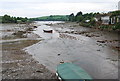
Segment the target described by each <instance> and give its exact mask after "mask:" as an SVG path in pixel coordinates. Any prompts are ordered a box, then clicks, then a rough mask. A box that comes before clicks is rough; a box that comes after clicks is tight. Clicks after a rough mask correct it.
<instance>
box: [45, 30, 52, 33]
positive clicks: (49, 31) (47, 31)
mask: <svg viewBox="0 0 120 81" xmlns="http://www.w3.org/2000/svg"><path fill="white" fill-rule="evenodd" d="M43 31H44V32H46V33H52V32H53V30H43Z"/></svg>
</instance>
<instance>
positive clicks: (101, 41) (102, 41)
mask: <svg viewBox="0 0 120 81" xmlns="http://www.w3.org/2000/svg"><path fill="white" fill-rule="evenodd" d="M97 42H100V43H105V42H106V41H104V40H98V41H97Z"/></svg>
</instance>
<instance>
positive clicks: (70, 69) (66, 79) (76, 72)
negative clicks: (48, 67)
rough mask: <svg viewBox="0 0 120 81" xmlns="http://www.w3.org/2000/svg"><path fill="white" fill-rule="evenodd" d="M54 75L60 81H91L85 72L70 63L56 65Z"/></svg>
mask: <svg viewBox="0 0 120 81" xmlns="http://www.w3.org/2000/svg"><path fill="white" fill-rule="evenodd" d="M56 75H57V76H58V78H59V79H61V80H62V81H92V78H91V76H90V75H88V73H87V72H86V71H85V70H83V69H82V68H80V67H78V66H76V65H74V64H72V63H63V64H60V65H58V67H57V73H56Z"/></svg>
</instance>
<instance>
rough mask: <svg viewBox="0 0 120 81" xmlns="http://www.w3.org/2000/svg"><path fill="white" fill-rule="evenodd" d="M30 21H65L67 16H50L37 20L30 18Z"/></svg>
mask: <svg viewBox="0 0 120 81" xmlns="http://www.w3.org/2000/svg"><path fill="white" fill-rule="evenodd" d="M30 20H32V21H67V20H68V15H50V16H43V17H37V18H30Z"/></svg>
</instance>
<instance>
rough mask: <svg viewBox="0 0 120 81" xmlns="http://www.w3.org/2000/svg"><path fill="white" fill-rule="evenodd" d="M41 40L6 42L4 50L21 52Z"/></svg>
mask: <svg viewBox="0 0 120 81" xmlns="http://www.w3.org/2000/svg"><path fill="white" fill-rule="evenodd" d="M39 41H40V40H21V41H13V42H4V43H2V50H20V49H23V48H25V47H28V46H31V45H33V44H35V43H37V42H39Z"/></svg>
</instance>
